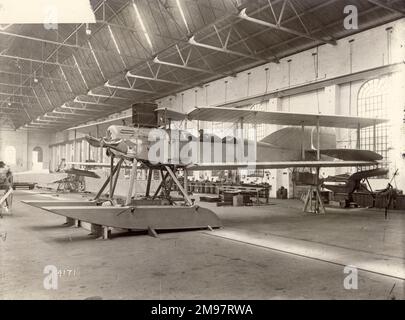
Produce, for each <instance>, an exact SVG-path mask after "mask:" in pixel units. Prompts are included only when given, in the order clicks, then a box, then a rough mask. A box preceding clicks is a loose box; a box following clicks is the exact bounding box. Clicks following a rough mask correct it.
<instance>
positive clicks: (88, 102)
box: [73, 97, 125, 108]
mask: <svg viewBox="0 0 405 320" xmlns="http://www.w3.org/2000/svg"><path fill="white" fill-rule="evenodd" d="M73 102H76V103H81V104H93V105H96V106H102V107H109V108H116V107H117V106H119V105H113V104H107V103H101V102H95V101H81V100H79V99H78V97H76V98H74V100H73ZM121 107H125V106H121Z"/></svg>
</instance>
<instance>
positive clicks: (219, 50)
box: [188, 36, 269, 63]
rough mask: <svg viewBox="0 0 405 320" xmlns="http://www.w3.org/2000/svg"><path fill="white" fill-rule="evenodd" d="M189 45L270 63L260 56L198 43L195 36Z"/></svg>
mask: <svg viewBox="0 0 405 320" xmlns="http://www.w3.org/2000/svg"><path fill="white" fill-rule="evenodd" d="M188 43H189V44H191V45H193V46H197V47H201V48H205V49H209V50H214V51H218V52H222V53H227V54H231V55H235V56H239V57H244V58H248V59H252V60H256V61H261V62H263V63H266V62H269V60H268V59H263V58H260V57H258V56H254V55H250V54H245V53H242V52H237V51H233V50H229V49H227V48H226V47H223V48H219V47H215V46H211V45H209V44H204V43H201V42H198V41H197V40H195V36H192V37H191V38H190V39H189V40H188Z"/></svg>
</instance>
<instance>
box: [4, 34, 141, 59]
mask: <svg viewBox="0 0 405 320" xmlns="http://www.w3.org/2000/svg"><path fill="white" fill-rule="evenodd" d="M0 35H5V36H10V37H14V38H20V39H26V40H32V41H37V42H42V43H48V44H52V45H57V46H60V47H68V48H72V49H79V50H85V51H89V52H97V53H101V54H107V55H110V56H116V54H115V53H112V52H109V51H107V50H98V49H94V48H92V47H82V46H79V45H77V44H71V43H67V42H58V41H53V40H47V39H42V38H37V37H32V36H25V35H22V34H17V33H12V32H7V31H1V30H0ZM123 56H125V57H128V58H132V59H135V60H139V61H140V62H142V61H146V60H145V59H143V58H139V57H135V56H131V55H126V54H124V55H123Z"/></svg>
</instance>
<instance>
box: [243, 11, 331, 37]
mask: <svg viewBox="0 0 405 320" xmlns="http://www.w3.org/2000/svg"><path fill="white" fill-rule="evenodd" d="M238 17H239V18H240V19H243V20H246V21H250V22H252V23H256V24H258V25H261V26H264V27H267V28H271V29H275V30H280V31H284V32H287V33H290V34H293V35H296V36H300V37H303V38H307V39H311V40H314V41H317V42H321V43H328V44H331V45H336V41H334V40H328V39H324V38H318V37H315V36H312V35H311V34H308V33H304V32H300V31H296V30H293V29H290V28H286V27H283V26H281V25H278V24H274V23H271V22H268V21H264V20H260V19H256V18H253V17H250V16H248V14H247V13H246V8H245V9H242V10H241V11H240V12H239V15H238Z"/></svg>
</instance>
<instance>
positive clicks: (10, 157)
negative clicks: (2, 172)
mask: <svg viewBox="0 0 405 320" xmlns="http://www.w3.org/2000/svg"><path fill="white" fill-rule="evenodd" d="M4 151H5V154H4V162H5V163H6V164H7V165H14V164H16V163H17V156H16V151H15V147H13V146H7V147H6V149H5V150H4Z"/></svg>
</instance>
